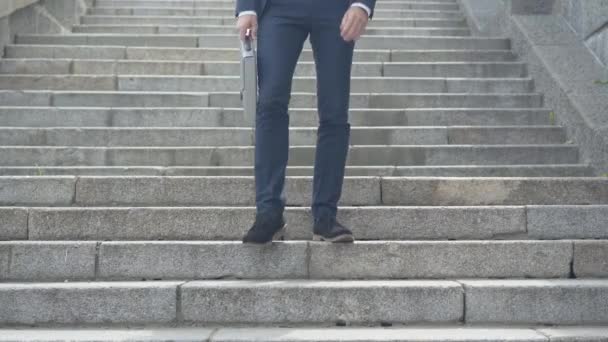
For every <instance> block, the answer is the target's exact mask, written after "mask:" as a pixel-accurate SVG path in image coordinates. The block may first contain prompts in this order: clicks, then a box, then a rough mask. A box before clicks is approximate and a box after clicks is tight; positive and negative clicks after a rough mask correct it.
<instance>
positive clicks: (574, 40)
mask: <svg viewBox="0 0 608 342" xmlns="http://www.w3.org/2000/svg"><path fill="white" fill-rule="evenodd" d="M459 1H460V3H461V5H462V8H463V9H464V11H465V12H466V13H467V16H468V21H469V26H470V27H471V29H472V31H473V32H474V33H475V34H476V35H483V36H505V37H508V38H510V39H511V44H512V48H513V51H514V52H515V53H516V54H517V55H518V56H519V59H520V60H521V61H523V62H526V63H527V65H528V70H529V73H530V76H531V77H533V78H534V83H535V87H536V90H537V91H538V92H541V93H543V94H544V103H545V107H548V108H551V109H553V111H554V118H555V123H556V124H558V125H562V126H564V127H566V128H567V130H568V135H569V138H570V139H571V140H572V141H573V142H575V143H577V144H578V145H579V146H580V147H581V155H582V160H583V161H584V162H587V163H589V164H590V165H591V166H593V168H594V170H595V173H596V174H598V175H600V174H608V84H607V83H606V82H607V81H608V68H607V67H606V66H607V65H608V64H606V61H607V57H608V56H606V55H607V54H608V43H607V42H608V26H607V25H608V24H607V22H608V1H607V0H459Z"/></svg>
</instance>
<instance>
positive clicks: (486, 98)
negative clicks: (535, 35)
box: [0, 90, 542, 108]
mask: <svg viewBox="0 0 608 342" xmlns="http://www.w3.org/2000/svg"><path fill="white" fill-rule="evenodd" d="M0 102H1V103H3V104H4V105H5V106H59V107H155V108H171V107H198V108H200V107H222V108H225V107H230V108H239V107H241V105H242V102H241V99H240V95H239V93H228V92H224V93H206V92H205V93H183V92H174V93H147V92H75V91H71V92H70V91H66V92H61V91H56V92H51V91H31V92H28V91H11V90H6V91H0ZM289 105H290V106H292V107H296V108H316V107H317V96H316V95H315V93H296V92H294V93H292V95H291V100H290V102H289ZM350 106H351V107H352V108H437V107H440V108H508V107H513V108H540V107H541V106H542V96H541V95H539V94H428V95H427V94H399V93H392V94H387V93H380V94H371V95H368V94H364V93H351V96H350Z"/></svg>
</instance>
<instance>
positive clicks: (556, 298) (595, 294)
mask: <svg viewBox="0 0 608 342" xmlns="http://www.w3.org/2000/svg"><path fill="white" fill-rule="evenodd" d="M461 283H462V284H463V286H464V288H465V293H466V304H465V307H466V314H465V322H466V323H505V324H520V323H523V324H606V323H608V281H606V280H601V279H553V280H513V279H507V280H465V281H462V282H461Z"/></svg>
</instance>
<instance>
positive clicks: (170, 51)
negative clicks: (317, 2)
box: [2, 44, 515, 72]
mask: <svg viewBox="0 0 608 342" xmlns="http://www.w3.org/2000/svg"><path fill="white" fill-rule="evenodd" d="M4 57H5V58H4V59H3V60H2V65H5V68H12V69H13V70H23V69H24V68H25V67H23V66H21V63H36V61H28V59H47V60H49V61H48V62H47V65H46V66H41V67H40V68H42V69H45V68H49V67H51V66H50V65H48V64H51V65H53V66H52V68H67V67H68V65H69V63H74V64H78V63H82V62H83V61H82V60H97V61H100V62H101V61H102V60H103V59H115V60H117V61H115V62H116V63H120V61H119V60H124V59H127V60H135V61H141V62H144V61H146V60H155V61H158V60H164V61H166V62H168V61H196V62H200V61H235V60H238V59H239V50H238V49H236V48H163V47H124V46H93V45H76V46H75V45H27V44H18V45H7V46H6V47H5V56H4ZM8 58H11V59H13V60H7V59H8ZM59 59H63V60H59ZM353 59H354V61H355V63H354V68H356V67H357V65H358V64H359V62H389V61H393V62H425V63H430V62H510V61H513V60H515V56H514V55H513V53H512V52H511V51H509V50H365V49H356V50H355V53H354V55H353ZM51 60H54V61H52V62H51ZM300 61H306V62H311V61H313V56H312V50H311V49H304V50H303V51H302V54H301V55H300ZM44 62H45V61H39V63H40V65H43V64H44ZM106 62H107V61H106ZM11 63H12V64H11ZM9 65H12V66H10V67H9ZM55 65H58V66H55ZM40 68H39V69H40ZM38 72H42V71H40V70H38Z"/></svg>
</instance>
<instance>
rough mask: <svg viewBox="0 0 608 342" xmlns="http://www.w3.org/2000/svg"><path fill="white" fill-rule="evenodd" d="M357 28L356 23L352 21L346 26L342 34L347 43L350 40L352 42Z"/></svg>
mask: <svg viewBox="0 0 608 342" xmlns="http://www.w3.org/2000/svg"><path fill="white" fill-rule="evenodd" d="M357 26H358V23H357V22H356V21H355V20H353V21H352V22H351V24H350V25H349V26H348V29H347V30H346V32H345V33H344V35H345V38H346V39H347V40H348V41H351V40H353V39H354V38H355V36H356V34H357Z"/></svg>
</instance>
